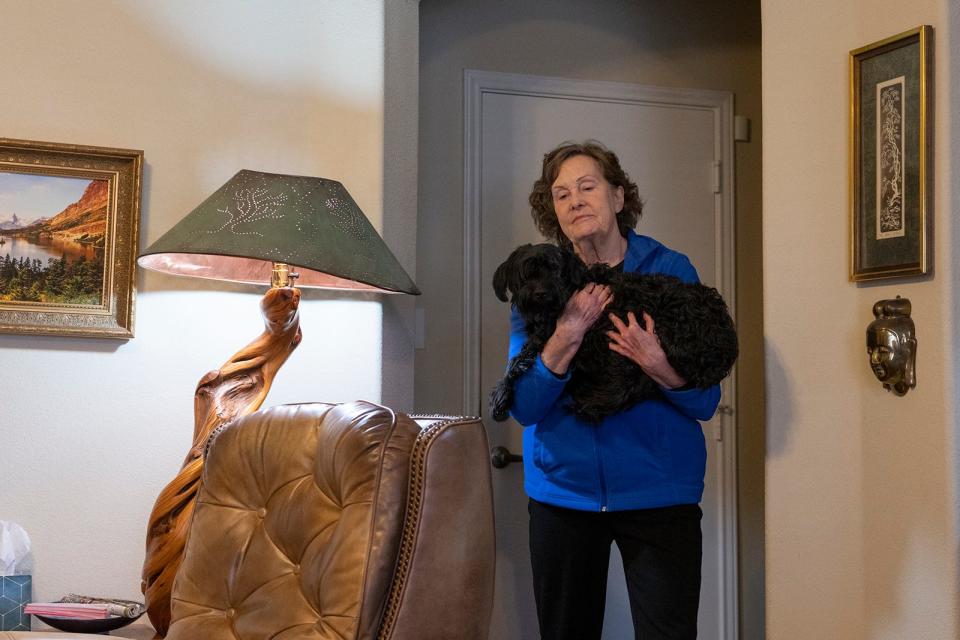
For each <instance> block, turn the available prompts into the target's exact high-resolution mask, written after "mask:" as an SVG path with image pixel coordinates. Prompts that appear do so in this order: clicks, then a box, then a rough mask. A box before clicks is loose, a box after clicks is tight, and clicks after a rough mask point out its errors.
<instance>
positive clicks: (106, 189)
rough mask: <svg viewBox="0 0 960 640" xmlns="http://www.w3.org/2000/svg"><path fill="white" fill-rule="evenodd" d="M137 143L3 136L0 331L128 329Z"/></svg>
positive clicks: (89, 333) (118, 333)
mask: <svg viewBox="0 0 960 640" xmlns="http://www.w3.org/2000/svg"><path fill="white" fill-rule="evenodd" d="M142 178H143V152H142V151H137V150H132V149H114V148H108V147H91V146H82V145H74V144H60V143H54V142H36V141H31V140H14V139H9V138H0V333H15V334H30V335H57V336H75V337H94V338H119V339H129V338H132V337H133V320H134V296H135V289H136V286H135V285H136V280H135V274H136V271H135V267H136V255H137V249H138V246H139V227H140V197H141V183H142Z"/></svg>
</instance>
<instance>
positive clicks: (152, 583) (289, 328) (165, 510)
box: [140, 265, 302, 637]
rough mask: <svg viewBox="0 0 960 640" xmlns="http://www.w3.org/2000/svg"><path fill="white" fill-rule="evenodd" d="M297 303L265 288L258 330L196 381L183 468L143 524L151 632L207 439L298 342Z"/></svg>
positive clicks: (247, 404)
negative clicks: (190, 436) (261, 323)
mask: <svg viewBox="0 0 960 640" xmlns="http://www.w3.org/2000/svg"><path fill="white" fill-rule="evenodd" d="M283 266H284V267H285V266H286V265H283ZM275 282H276V281H275ZM286 282H287V283H289V281H286ZM299 305H300V291H299V289H295V288H293V287H291V286H286V285H282V286H275V287H274V288H272V289H270V290H269V291H267V293H266V295H264V296H263V300H261V302H260V309H261V311H262V313H263V319H264V324H265V329H264V332H263V333H262V334H260V336H259V337H258V338H257V339H255V340H254V341H253V342H251V343H250V344H248V345H247V346H246V347H244V348H243V349H241V350H240V351H238V352H237V353H236V354H234V356H233V357H232V358H230V359H229V360H227V362H225V363H224V364H223V366H221V367H220V368H219V369H216V370H214V371H211V372H209V373H207V374H206V375H205V376H203V378H201V379H200V382H199V383H198V384H197V390H196V393H195V394H194V429H193V445H192V446H191V448H190V451H189V452H188V453H187V457H186V459H185V460H184V462H183V468H182V469H180V472H179V473H178V474H177V476H176V477H175V478H174V479H173V480H172V481H171V482H170V483H169V484H168V485H167V486H166V487H165V488H164V489H163V491H161V492H160V496H159V497H158V498H157V501H156V503H155V505H154V507H153V511H152V512H151V514H150V522H149V525H148V528H147V553H146V559H145V560H144V563H143V579H142V581H141V583H140V588H141V591H143V594H144V598H145V600H146V606H147V615H148V616H149V617H150V622H152V623H153V627H154V628H155V629H156V630H157V637H163V636H165V635H166V633H167V629H169V627H170V593H171V590H172V588H173V578H174V576H175V575H176V574H177V569H179V568H180V561H181V559H182V555H183V548H184V544H185V542H186V537H187V529H188V528H189V526H190V519H191V516H192V515H193V508H194V504H195V502H196V496H197V490H198V488H199V485H200V478H201V475H202V473H203V451H204V448H205V447H206V444H207V439H208V438H209V437H210V434H211V433H213V431H214V430H216V428H217V427H219V426H221V425H223V424H226V423H227V422H230V421H231V420H233V419H235V418H238V417H240V416H244V415H247V414H249V413H253V412H254V411H256V410H257V409H259V408H260V405H261V404H262V403H263V400H264V399H265V398H266V397H267V393H268V392H269V391H270V385H271V384H272V383H273V378H274V377H275V376H276V374H277V371H278V370H279V369H280V367H281V366H282V365H283V363H284V362H286V360H287V358H288V357H289V356H290V354H291V353H292V352H293V350H294V349H295V348H296V347H297V345H298V344H300V340H301V337H302V334H301V331H300V315H299Z"/></svg>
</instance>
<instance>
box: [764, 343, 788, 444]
mask: <svg viewBox="0 0 960 640" xmlns="http://www.w3.org/2000/svg"><path fill="white" fill-rule="evenodd" d="M764 352H765V353H766V354H767V357H766V361H765V364H764V366H765V367H766V384H765V387H766V390H767V396H768V397H769V396H771V395H776V396H777V402H767V403H766V405H767V407H769V408H770V413H769V415H768V416H767V457H773V456H779V455H782V454H784V453H786V451H787V449H788V448H789V445H790V437H791V430H792V429H793V418H794V405H793V391H792V389H793V384H792V382H791V380H790V376H789V375H788V373H787V369H786V368H785V367H784V363H783V359H782V358H781V357H780V351H779V349H777V346H776V345H775V344H773V343H772V342H770V339H769V338H764Z"/></svg>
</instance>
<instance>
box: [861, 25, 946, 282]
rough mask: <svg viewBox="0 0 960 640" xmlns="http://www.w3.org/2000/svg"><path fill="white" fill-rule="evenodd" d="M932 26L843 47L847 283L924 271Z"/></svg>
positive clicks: (927, 257)
mask: <svg viewBox="0 0 960 640" xmlns="http://www.w3.org/2000/svg"><path fill="white" fill-rule="evenodd" d="M931 40H932V28H931V27H929V26H926V25H924V26H921V27H917V28H916V29H913V30H911V31H907V32H904V33H901V34H898V35H896V36H893V37H891V38H887V39H886V40H881V41H880V42H875V43H873V44H871V45H868V46H866V47H862V48H860V49H856V50H854V51H851V52H850V109H851V126H850V152H851V161H850V172H851V176H850V183H851V184H850V192H851V197H850V201H851V213H850V241H851V248H850V280H853V281H860V280H874V279H880V278H897V277H909V276H919V275H924V274H926V273H928V271H929V270H930V262H931V260H930V251H929V247H930V237H929V236H930V222H931V220H932V219H933V211H932V205H931V203H932V200H931V193H932V192H931V176H932V175H933V171H932V149H931V146H932V145H931V143H930V141H931V129H932V127H931V124H930V114H931V111H930V105H931V98H932V92H933V83H932V76H931V63H932V60H931Z"/></svg>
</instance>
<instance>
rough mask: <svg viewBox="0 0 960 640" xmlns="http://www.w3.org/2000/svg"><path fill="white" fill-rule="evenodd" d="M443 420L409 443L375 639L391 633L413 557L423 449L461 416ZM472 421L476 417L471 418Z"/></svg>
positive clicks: (417, 416)
mask: <svg viewBox="0 0 960 640" xmlns="http://www.w3.org/2000/svg"><path fill="white" fill-rule="evenodd" d="M410 417H411V418H412V419H414V420H416V419H417V418H420V419H430V418H439V417H440V416H429V415H419V414H418V415H412V416H410ZM443 417H444V418H446V419H445V420H443V421H441V422H438V423H436V424H434V425H432V426H430V427H428V428H427V429H424V430H423V431H421V432H420V435H418V436H417V440H416V442H415V443H414V445H413V452H412V454H411V456H410V490H409V493H408V497H407V510H406V515H405V516H404V521H403V534H402V537H401V539H400V553H399V556H398V557H397V569H396V573H395V574H394V579H393V587H392V588H391V589H390V597H389V599H388V601H387V609H386V611H385V612H384V614H383V621H382V622H381V623H380V632H379V633H378V634H377V638H378V640H388V638H390V636H391V635H393V628H394V626H395V625H396V623H397V616H398V615H399V613H400V603H401V601H402V600H403V592H404V591H405V590H406V587H407V579H408V578H409V575H410V562H411V559H412V557H413V548H414V544H415V542H416V539H417V529H418V527H419V522H420V510H421V509H422V508H423V488H424V473H423V470H424V464H425V461H426V457H427V449H428V447H429V446H430V443H431V442H433V441H434V440H435V439H436V438H437V436H439V435H440V433H441V432H443V430H444V428H445V427H446V426H447V425H450V424H453V423H454V422H459V421H460V420H463V419H464V418H450V417H449V416H443ZM472 419H473V420H476V418H472Z"/></svg>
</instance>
